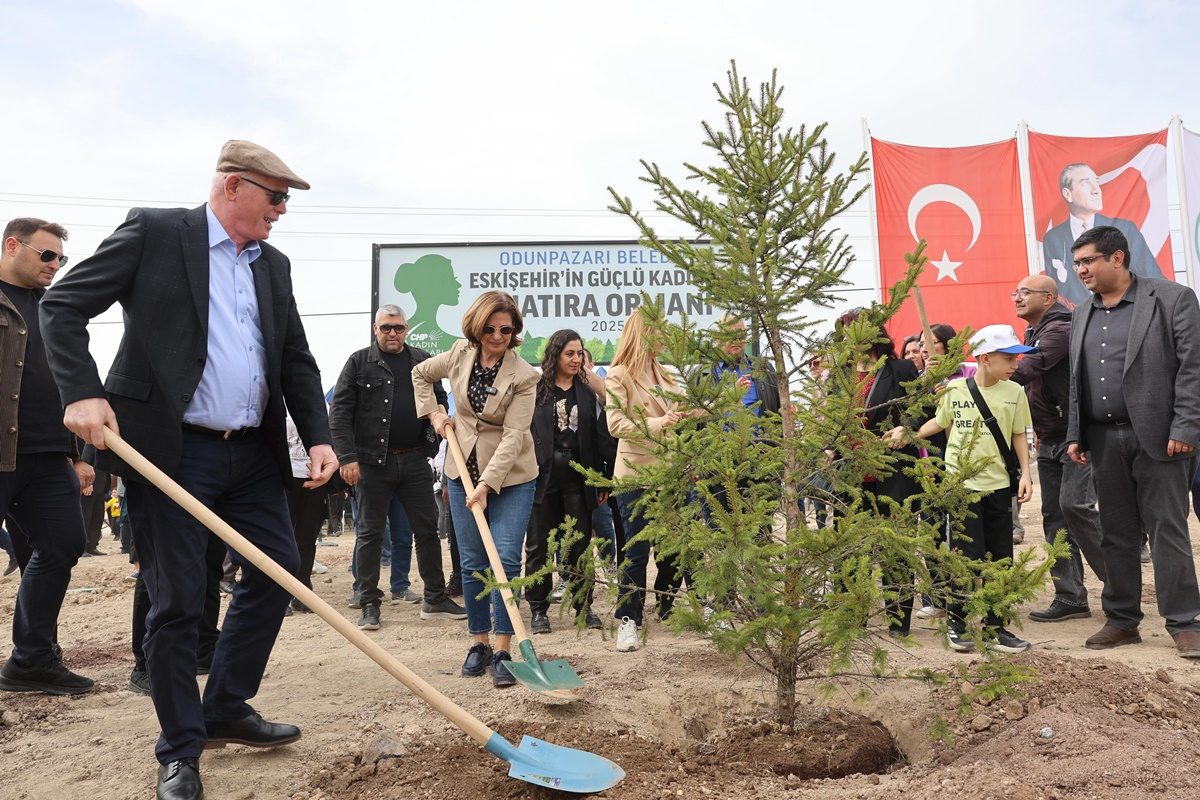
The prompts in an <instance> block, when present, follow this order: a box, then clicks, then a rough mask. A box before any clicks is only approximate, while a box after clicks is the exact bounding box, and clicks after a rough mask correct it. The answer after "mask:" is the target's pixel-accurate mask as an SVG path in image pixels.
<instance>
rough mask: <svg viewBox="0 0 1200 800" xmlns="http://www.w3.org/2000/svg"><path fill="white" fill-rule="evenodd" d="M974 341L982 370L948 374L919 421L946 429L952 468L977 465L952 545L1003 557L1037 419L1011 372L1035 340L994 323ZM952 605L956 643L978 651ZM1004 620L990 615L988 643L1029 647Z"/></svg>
mask: <svg viewBox="0 0 1200 800" xmlns="http://www.w3.org/2000/svg"><path fill="white" fill-rule="evenodd" d="M971 347H972V352H973V353H974V354H975V358H976V361H977V362H978V365H979V369H978V371H977V372H976V373H975V375H974V376H973V377H971V378H956V379H955V380H952V381H950V383H949V384H948V385H947V387H946V390H945V391H944V392H942V394H941V396H940V398H939V400H938V409H937V414H936V416H935V417H934V418H933V419H931V420H929V421H928V422H926V423H925V424H924V425H922V426H921V429H920V430H919V431H917V436H918V437H919V438H922V439H924V438H926V437H928V436H931V435H933V434H935V433H939V432H941V431H944V430H948V431H949V435H948V437H947V444H946V452H945V454H944V455H943V458H944V460H945V462H946V468H947V469H948V470H950V471H952V472H963V471H966V470H967V468H968V467H971V468H977V469H976V470H975V474H974V475H972V476H970V477H969V478H968V479H967V480H966V482H965V485H966V487H967V488H968V489H971V490H972V491H976V492H981V493H982V494H981V496H980V497H979V499H978V500H976V501H975V502H974V503H971V506H970V510H971V514H970V515H968V516H967V517H966V518H965V519H963V520H962V533H961V534H959V533H957V532H956V531H955V530H954V529H953V528H952V527H951V526H948V529H949V532H948V537H949V541H948V544H949V546H950V547H952V548H954V549H955V550H958V551H959V552H961V553H962V554H963V555H965V556H967V557H969V558H971V559H975V560H983V559H987V560H989V561H1000V560H1002V559H1006V558H1012V555H1013V543H1012V505H1011V498H1012V495H1013V494H1016V495H1017V499H1018V500H1019V501H1020V502H1022V503H1024V502H1026V501H1028V500H1029V498H1030V496H1031V495H1032V494H1033V486H1032V483H1031V481H1030V477H1029V445H1028V443H1027V441H1026V437H1025V428H1026V427H1028V426H1030V425H1032V424H1033V421H1032V419H1031V418H1030V415H1029V401H1028V399H1027V398H1026V397H1025V392H1024V390H1023V389H1022V388H1021V386H1020V385H1018V384H1016V383H1013V382H1012V381H1010V380H1009V378H1011V377H1012V375H1013V373H1014V372H1016V370H1017V356H1018V355H1020V354H1022V353H1032V352H1035V351H1036V348H1034V347H1028V346H1026V345H1024V344H1021V341H1020V340H1019V339H1018V338H1017V334H1016V332H1015V331H1014V330H1013V329H1012V326H1011V325H988V326H987V327H986V328H983V329H982V330H980V331H979V333H977V334H975V336H973V337H972V338H971ZM902 432H903V429H901V428H896V429H895V430H893V431H892V437H893V438H895V439H898V438H899V437H900V435H901V433H902ZM1018 467H1019V470H1020V477H1019V478H1017V477H1016V475H1015V473H1016V472H1017V468H1018ZM947 612H948V615H949V621H948V625H947V627H948V632H947V640H948V641H949V644H950V648H951V649H953V650H957V651H959V652H970V651H973V650H974V649H975V643H974V642H973V641H971V640H970V639H968V638H966V636H965V631H966V626H965V624H964V621H963V603H962V600H961V599H957V598H956V600H955V601H954V602H951V603H950V605H949V608H948V609H947ZM1004 623H1005V620H1002V619H1000V618H999V617H997V616H995V615H989V617H988V619H987V624H988V631H987V633H985V637H986V638H988V640H989V642H988V646H989V647H992V648H994V649H996V650H999V651H1001V652H1005V653H1019V652H1021V651H1022V650H1026V649H1028V648H1029V646H1030V645H1029V642H1026V641H1024V640H1022V639H1020V638H1018V637H1017V636H1015V635H1014V634H1012V633H1011V632H1010V631H1008V630H1007V629H1005V627H1004Z"/></svg>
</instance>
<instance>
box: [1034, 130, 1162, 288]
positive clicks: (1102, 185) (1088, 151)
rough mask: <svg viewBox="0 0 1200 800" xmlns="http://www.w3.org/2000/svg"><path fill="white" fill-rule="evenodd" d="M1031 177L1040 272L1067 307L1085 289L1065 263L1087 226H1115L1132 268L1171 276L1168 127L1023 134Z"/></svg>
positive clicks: (1152, 274)
mask: <svg viewBox="0 0 1200 800" xmlns="http://www.w3.org/2000/svg"><path fill="white" fill-rule="evenodd" d="M1029 176H1030V181H1031V183H1032V188H1033V216H1034V231H1035V235H1036V237H1037V240H1038V242H1039V246H1038V257H1039V261H1040V264H1041V271H1042V272H1045V273H1046V274H1047V275H1049V276H1050V277H1052V278H1054V279H1055V281H1056V282H1057V283H1058V284H1059V293H1060V294H1061V295H1062V297H1063V299H1064V300H1065V301H1067V302H1068V305H1073V304H1076V303H1079V302H1080V301H1081V300H1083V299H1085V298H1086V297H1087V296H1088V294H1089V292H1088V291H1087V288H1086V287H1084V285H1083V283H1082V282H1080V280H1079V278H1078V276H1076V275H1075V271H1074V269H1073V268H1072V266H1071V262H1072V261H1074V258H1073V256H1072V255H1071V249H1070V247H1071V244H1072V243H1073V242H1074V241H1075V239H1076V238H1078V236H1079V234H1080V233H1082V232H1083V231H1084V230H1085V229H1086V228H1087V227H1091V226H1093V225H1113V226H1115V227H1116V228H1118V229H1120V231H1121V232H1122V233H1124V234H1125V238H1126V239H1127V240H1128V241H1129V250H1130V259H1129V261H1130V269H1132V270H1133V272H1134V273H1136V274H1138V275H1149V276H1151V277H1155V278H1159V277H1161V278H1166V279H1168V280H1174V279H1175V266H1174V263H1173V259H1172V257H1171V236H1170V220H1169V217H1168V215H1167V131H1166V130H1161V131H1158V132H1157V133H1147V134H1142V135H1138V136H1110V137H1104V138H1080V137H1067V136H1048V135H1046V134H1039V133H1033V132H1032V131H1031V132H1030V133H1029Z"/></svg>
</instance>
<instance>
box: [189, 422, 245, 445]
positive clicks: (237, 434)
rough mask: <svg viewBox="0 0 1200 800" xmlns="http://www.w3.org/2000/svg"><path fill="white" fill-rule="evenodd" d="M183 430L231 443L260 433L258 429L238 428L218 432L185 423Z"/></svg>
mask: <svg viewBox="0 0 1200 800" xmlns="http://www.w3.org/2000/svg"><path fill="white" fill-rule="evenodd" d="M183 429H184V430H185V431H191V432H192V433H200V434H203V435H205V436H215V437H217V438H219V439H226V440H228V441H230V442H234V441H237V440H238V439H245V438H246V437H247V436H249V435H250V434H252V433H258V428H238V429H237V430H229V431H218V430H214V429H213V428H205V427H202V426H200V425H193V424H192V423H190V422H185V423H183Z"/></svg>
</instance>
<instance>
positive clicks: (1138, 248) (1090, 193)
mask: <svg viewBox="0 0 1200 800" xmlns="http://www.w3.org/2000/svg"><path fill="white" fill-rule="evenodd" d="M1058 188H1059V191H1060V192H1062V196H1063V200H1064V201H1065V202H1066V204H1067V209H1068V210H1069V211H1070V214H1068V216H1067V218H1066V219H1065V220H1063V222H1062V223H1060V224H1058V225H1055V226H1054V227H1053V228H1051V229H1050V230H1048V231H1046V235H1045V237H1044V238H1043V239H1042V269H1043V270H1045V272H1046V274H1047V275H1049V276H1050V277H1051V278H1053V279H1054V282H1055V283H1057V284H1058V294H1059V297H1060V298H1061V299H1063V300H1065V301H1067V304H1068V305H1069V306H1070V307H1072V308H1074V307H1075V306H1077V305H1079V304H1080V303H1081V302H1084V301H1087V300H1088V298H1090V297H1091V292H1089V291H1088V290H1087V287H1085V286H1084V285H1083V284H1082V283H1081V282H1080V281H1079V278H1077V277H1076V276H1075V275H1074V274H1073V271H1072V268H1071V263H1072V262H1073V261H1074V257H1073V256H1072V254H1071V252H1072V251H1071V246H1072V245H1073V244H1074V243H1075V240H1076V239H1077V238H1079V236H1080V235H1081V234H1082V233H1083V232H1084V231H1086V230H1090V229H1092V228H1095V227H1099V226H1102V225H1107V226H1111V227H1114V228H1116V229H1117V230H1119V231H1120V232H1121V233H1122V234H1123V235H1124V236H1125V241H1126V242H1128V243H1129V256H1130V260H1129V261H1128V262H1127V263H1126V265H1125V266H1127V267H1128V268H1129V269H1130V270H1131V271H1132V272H1133V273H1134V274H1136V275H1145V276H1147V277H1149V278H1161V277H1162V276H1163V274H1162V270H1161V269H1159V267H1158V261H1157V260H1155V258H1154V253H1153V252H1151V250H1150V245H1148V244H1146V237H1144V236H1142V232H1141V231H1140V230H1138V226H1137V225H1134V224H1133V223H1132V222H1130V221H1129V220H1127V219H1121V218H1119V217H1106V216H1104V215H1103V214H1101V213H1100V211H1101V209H1103V208H1104V194H1103V192H1102V190H1101V188H1100V179H1099V178H1098V177H1097V176H1096V173H1095V171H1094V170H1093V169H1092V168H1091V167H1089V166H1088V165H1087V164H1082V163H1077V164H1068V165H1067V166H1065V167H1063V171H1062V172H1061V173H1060V174H1059V176H1058Z"/></svg>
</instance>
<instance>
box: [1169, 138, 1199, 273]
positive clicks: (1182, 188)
mask: <svg viewBox="0 0 1200 800" xmlns="http://www.w3.org/2000/svg"><path fill="white" fill-rule="evenodd" d="M1170 128H1171V136H1173V137H1174V139H1175V177H1176V179H1178V181H1179V213H1180V215H1181V216H1182V217H1183V226H1182V228H1181V230H1182V231H1183V262H1184V269H1183V274H1184V275H1185V276H1187V282H1188V286H1191V287H1192V288H1193V289H1195V288H1196V270H1197V267H1198V266H1200V265H1197V264H1196V252H1195V251H1196V242H1195V241H1194V240H1193V239H1192V233H1193V231H1192V215H1191V212H1190V211H1189V209H1188V196H1187V162H1186V161H1184V152H1183V135H1184V130H1183V117H1181V116H1179V115H1178V114H1176V115H1174V116H1173V117H1171V125H1170Z"/></svg>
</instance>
